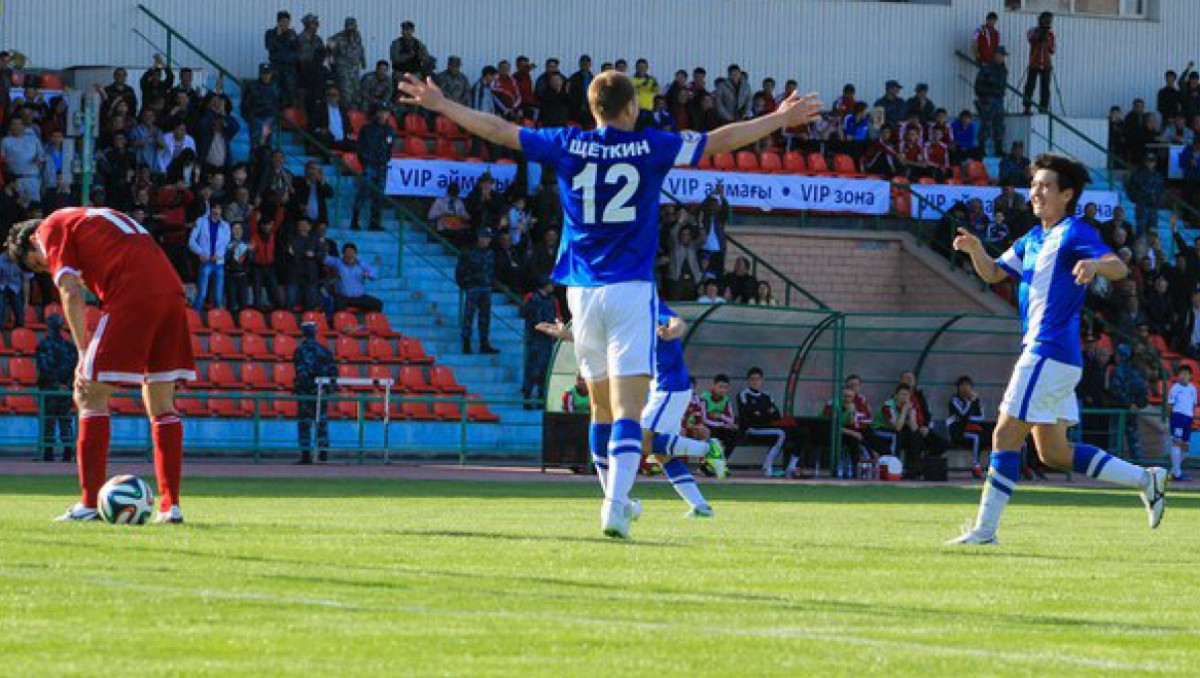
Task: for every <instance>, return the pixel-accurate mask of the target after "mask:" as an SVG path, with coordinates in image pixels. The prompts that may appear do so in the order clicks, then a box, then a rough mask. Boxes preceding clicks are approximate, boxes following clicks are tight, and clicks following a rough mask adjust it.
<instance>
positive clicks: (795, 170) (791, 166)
mask: <svg viewBox="0 0 1200 678" xmlns="http://www.w3.org/2000/svg"><path fill="white" fill-rule="evenodd" d="M783 169H784V170H785V171H786V172H788V173H792V174H803V173H805V172H807V171H808V166H807V165H805V164H804V156H803V155H801V154H800V152H799V151H788V152H787V153H784V154H783Z"/></svg>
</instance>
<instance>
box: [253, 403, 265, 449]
mask: <svg viewBox="0 0 1200 678" xmlns="http://www.w3.org/2000/svg"><path fill="white" fill-rule="evenodd" d="M262 399H263V396H262V395H261V394H255V395H254V463H255V464H257V463H259V461H261V457H262Z"/></svg>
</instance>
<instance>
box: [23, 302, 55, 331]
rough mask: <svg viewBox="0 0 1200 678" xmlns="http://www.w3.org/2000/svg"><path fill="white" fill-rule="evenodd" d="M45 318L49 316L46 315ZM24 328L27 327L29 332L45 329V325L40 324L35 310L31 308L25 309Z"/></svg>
mask: <svg viewBox="0 0 1200 678" xmlns="http://www.w3.org/2000/svg"><path fill="white" fill-rule="evenodd" d="M46 317H47V318H48V317H50V316H48V315H47V316H46ZM25 327H28V328H29V329H31V330H44V329H46V323H44V322H42V321H41V320H40V319H39V318H38V313H37V309H36V308H34V307H32V306H26V307H25Z"/></svg>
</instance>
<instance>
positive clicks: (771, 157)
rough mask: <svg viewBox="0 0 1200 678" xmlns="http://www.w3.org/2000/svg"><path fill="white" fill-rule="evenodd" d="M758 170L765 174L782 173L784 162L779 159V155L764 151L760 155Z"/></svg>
mask: <svg viewBox="0 0 1200 678" xmlns="http://www.w3.org/2000/svg"><path fill="white" fill-rule="evenodd" d="M758 168H759V169H760V170H762V171H763V172H782V171H783V161H782V160H780V159H779V154H778V153H774V152H772V151H763V152H762V153H759V154H758Z"/></svg>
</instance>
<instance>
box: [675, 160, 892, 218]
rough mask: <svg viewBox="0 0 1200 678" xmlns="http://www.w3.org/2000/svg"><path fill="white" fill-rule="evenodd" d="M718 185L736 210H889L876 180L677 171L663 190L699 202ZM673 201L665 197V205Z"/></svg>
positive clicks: (885, 194)
mask: <svg viewBox="0 0 1200 678" xmlns="http://www.w3.org/2000/svg"><path fill="white" fill-rule="evenodd" d="M718 184H722V185H724V187H725V198H726V199H727V200H729V204H730V205H732V206H733V207H748V208H752V209H760V210H763V211H770V210H815V211H818V212H853V213H856V214H886V213H887V212H888V210H889V209H890V207H891V205H890V195H889V187H888V183H887V182H886V181H879V180H876V179H838V178H835V177H805V176H798V175H792V174H750V173H741V172H712V171H704V170H684V169H674V170H671V173H670V174H668V175H667V182H666V184H665V185H664V186H663V188H664V189H666V192H667V193H669V194H671V195H672V196H674V197H675V198H677V199H679V200H681V201H682V202H685V203H698V202H702V201H703V200H704V198H705V197H706V196H708V194H710V193H712V191H713V190H714V189H715V188H716V187H717V185H718ZM671 201H672V200H671V198H670V197H668V196H666V195H664V196H663V199H662V202H664V203H666V202H671Z"/></svg>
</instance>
